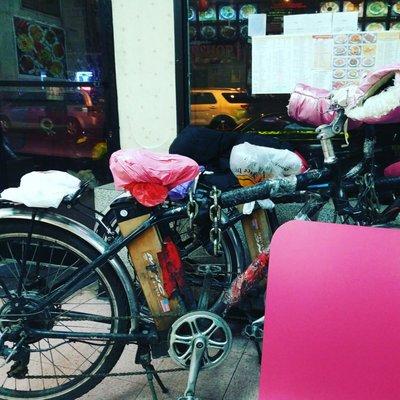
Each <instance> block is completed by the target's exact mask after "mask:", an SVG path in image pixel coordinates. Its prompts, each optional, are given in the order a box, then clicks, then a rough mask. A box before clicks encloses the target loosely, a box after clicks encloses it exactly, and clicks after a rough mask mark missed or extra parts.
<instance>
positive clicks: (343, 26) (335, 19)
mask: <svg viewBox="0 0 400 400" xmlns="http://www.w3.org/2000/svg"><path fill="white" fill-rule="evenodd" d="M357 27H358V11H353V12H338V13H332V33H341V32H355V31H357Z"/></svg>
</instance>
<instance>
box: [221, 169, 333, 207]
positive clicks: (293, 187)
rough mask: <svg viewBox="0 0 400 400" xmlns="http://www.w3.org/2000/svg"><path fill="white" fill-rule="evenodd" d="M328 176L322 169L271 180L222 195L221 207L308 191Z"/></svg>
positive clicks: (325, 170) (327, 172)
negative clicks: (310, 186) (312, 184)
mask: <svg viewBox="0 0 400 400" xmlns="http://www.w3.org/2000/svg"><path fill="white" fill-rule="evenodd" d="M328 176H329V171H328V170H327V169H321V170H312V171H309V172H306V173H304V174H300V175H296V176H290V177H287V178H279V179H270V180H267V181H264V182H261V183H258V184H257V185H254V186H251V187H244V188H240V189H235V190H231V191H229V192H225V193H223V194H222V195H221V206H222V207H223V208H227V207H232V206H236V205H239V204H244V203H248V202H251V201H255V200H264V199H267V198H270V197H271V198H274V197H280V196H284V195H289V194H293V193H294V192H296V191H298V190H304V189H306V188H307V186H309V185H310V184H311V183H315V182H317V181H319V180H321V179H324V178H327V177H328Z"/></svg>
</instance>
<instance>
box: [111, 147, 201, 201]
mask: <svg viewBox="0 0 400 400" xmlns="http://www.w3.org/2000/svg"><path fill="white" fill-rule="evenodd" d="M110 169H111V172H112V175H113V178H114V184H115V187H116V188H117V189H126V190H129V192H130V193H131V194H132V196H133V197H135V199H136V200H137V201H138V202H139V203H141V204H143V205H144V206H146V207H153V206H156V205H157V204H161V203H162V202H164V201H165V199H166V198H167V196H168V191H169V190H171V189H173V188H174V187H176V186H178V185H180V184H181V183H184V182H188V181H190V180H192V179H194V178H195V177H196V176H197V175H198V174H199V166H198V164H197V163H196V162H195V161H193V160H192V159H190V158H188V157H185V156H181V155H177V154H161V153H155V152H152V151H149V150H143V149H139V150H132V149H131V150H118V151H116V152H115V153H113V154H112V155H111V158H110Z"/></svg>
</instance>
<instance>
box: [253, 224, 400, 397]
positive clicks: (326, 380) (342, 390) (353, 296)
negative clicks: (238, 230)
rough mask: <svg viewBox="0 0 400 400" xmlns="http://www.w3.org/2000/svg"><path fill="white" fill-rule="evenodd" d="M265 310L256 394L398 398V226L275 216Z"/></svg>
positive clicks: (399, 334)
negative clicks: (279, 220) (279, 222)
mask: <svg viewBox="0 0 400 400" xmlns="http://www.w3.org/2000/svg"><path fill="white" fill-rule="evenodd" d="M267 310H268V312H267V313H266V322H265V335H264V343H263V360H262V369H261V379H260V397H259V398H260V400H399V399H400V230H396V229H383V228H379V229H378V228H364V227H355V226H346V225H334V224H325V223H315V222H301V221H292V222H289V223H287V224H285V225H283V226H282V227H281V228H280V229H279V230H278V232H277V233H276V234H275V236H274V239H273V241H272V246H271V261H270V270H269V278H268V291H267Z"/></svg>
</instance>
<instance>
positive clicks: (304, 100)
mask: <svg viewBox="0 0 400 400" xmlns="http://www.w3.org/2000/svg"><path fill="white" fill-rule="evenodd" d="M330 105H331V101H330V91H329V90H326V89H319V88H315V87H312V86H308V85H305V84H303V83H299V84H298V85H296V87H295V89H294V91H293V93H292V94H291V95H290V99H289V105H288V115H289V116H290V117H292V118H293V119H295V120H296V121H299V122H302V123H305V124H309V125H312V126H315V127H318V126H320V125H324V124H330V123H331V122H332V121H333V119H334V118H335V115H336V112H335V111H332V110H330V109H329V108H330ZM361 125H362V122H358V121H350V122H349V129H356V128H358V127H359V126H361Z"/></svg>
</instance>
